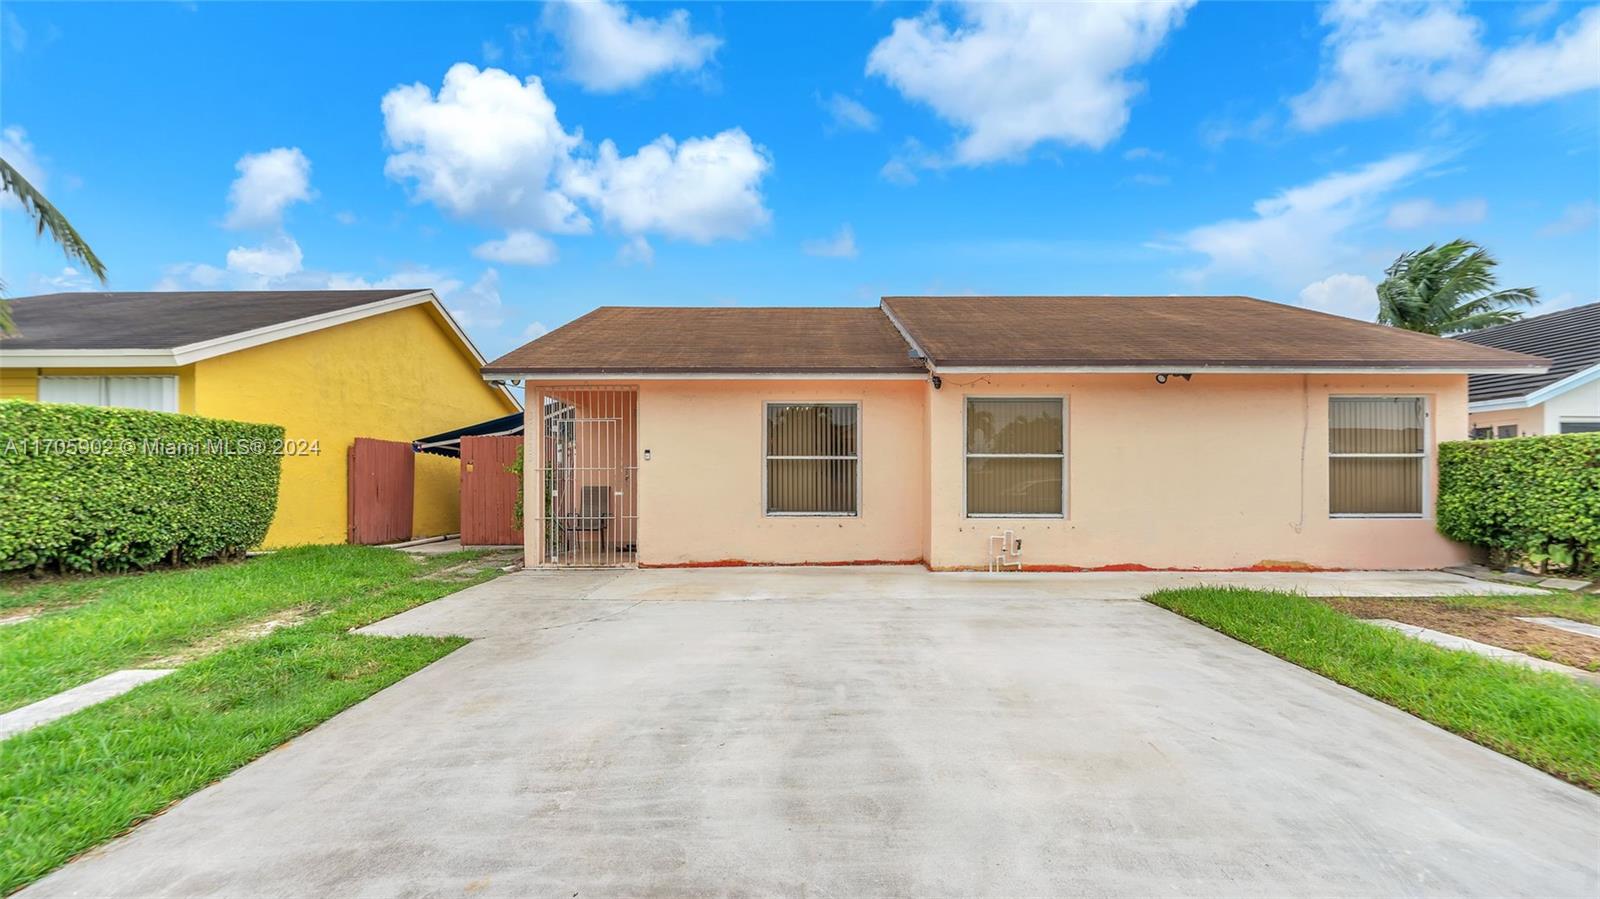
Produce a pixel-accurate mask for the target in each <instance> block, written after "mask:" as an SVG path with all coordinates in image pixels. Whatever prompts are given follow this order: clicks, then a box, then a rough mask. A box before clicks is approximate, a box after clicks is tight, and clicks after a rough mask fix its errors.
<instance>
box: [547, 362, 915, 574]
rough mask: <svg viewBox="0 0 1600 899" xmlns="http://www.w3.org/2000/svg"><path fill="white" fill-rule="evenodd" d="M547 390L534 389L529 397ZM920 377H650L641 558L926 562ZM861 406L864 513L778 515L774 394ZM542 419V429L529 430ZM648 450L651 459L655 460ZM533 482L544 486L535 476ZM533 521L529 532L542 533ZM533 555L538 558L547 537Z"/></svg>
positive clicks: (643, 429) (644, 414)
mask: <svg viewBox="0 0 1600 899" xmlns="http://www.w3.org/2000/svg"><path fill="white" fill-rule="evenodd" d="M537 390H538V388H537V387H534V388H532V389H530V391H529V396H534V395H536V392H537ZM922 390H923V385H922V383H921V382H920V381H843V380H826V381H776V380H765V381H646V382H643V383H642V384H640V385H639V399H638V441H637V447H638V451H639V454H640V459H639V463H638V464H639V483H638V515H639V522H638V532H639V555H638V559H639V562H640V564H643V565H674V564H686V563H707V562H721V561H742V562H756V563H802V562H853V561H871V560H882V561H914V560H918V559H921V558H922V555H923V539H924V534H925V533H926V528H925V524H924V522H925V520H924V517H923V511H924V508H923V503H924V485H925V483H926V473H925V468H924V458H923V452H922V449H923V446H924V444H923V442H922V434H923V423H922ZM779 400H789V401H803V402H857V403H860V404H861V416H862V417H861V421H862V425H861V427H862V433H861V457H862V461H861V465H862V472H861V483H862V496H861V514H860V516H859V517H855V518H815V517H770V516H767V515H765V514H764V513H763V508H762V496H761V474H762V464H763V463H762V455H761V454H762V434H763V430H762V429H763V416H764V414H765V413H764V407H763V404H764V403H765V402H768V401H779ZM534 430H535V429H534V428H532V427H530V428H529V432H530V433H532V432H533V431H534ZM644 450H649V451H650V460H649V461H645V460H644V459H643V452H644ZM528 489H529V490H530V491H537V490H538V489H539V485H538V483H537V482H536V481H535V480H532V479H530V481H529V483H528ZM536 530H537V529H530V532H529V538H530V540H532V541H537V540H538V536H537V535H536V534H535V533H534V531H536ZM530 555H531V556H532V557H535V558H536V557H537V549H536V547H531V548H530Z"/></svg>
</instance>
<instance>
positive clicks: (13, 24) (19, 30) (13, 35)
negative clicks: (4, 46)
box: [5, 9, 28, 53]
mask: <svg viewBox="0 0 1600 899" xmlns="http://www.w3.org/2000/svg"><path fill="white" fill-rule="evenodd" d="M5 19H6V43H8V44H10V45H11V49H12V50H13V51H14V52H16V53H21V52H23V51H24V50H27V49H28V29H26V28H24V27H22V22H20V21H18V19H17V16H16V14H15V13H13V12H12V11H11V10H9V9H8V10H6V11H5Z"/></svg>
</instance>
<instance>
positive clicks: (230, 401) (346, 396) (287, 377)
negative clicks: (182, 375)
mask: <svg viewBox="0 0 1600 899" xmlns="http://www.w3.org/2000/svg"><path fill="white" fill-rule="evenodd" d="M194 367H195V377H194V382H195V401H194V409H193V411H194V412H195V413H196V414H199V415H210V416H215V417H218V418H232V419H238V420H241V421H258V422H270V423H273V424H281V425H283V426H284V428H285V440H286V441H300V440H305V441H317V443H318V450H319V452H318V453H316V454H314V455H299V456H296V455H286V456H285V457H284V460H283V483H282V487H281V489H280V490H279V494H278V514H277V517H276V518H274V519H273V522H272V528H271V529H270V530H269V531H268V532H267V539H266V542H265V545H266V546H269V547H277V546H289V545H293V544H299V543H343V542H344V540H345V538H346V533H347V532H346V527H347V524H346V508H345V507H346V502H347V498H346V494H345V490H346V484H345V480H346V479H345V472H346V465H347V464H348V463H347V461H346V453H347V451H348V449H349V447H350V443H351V441H352V440H354V439H355V438H356V437H376V438H379V439H383V440H402V441H410V440H412V439H414V438H417V437H422V436H425V435H427V434H432V433H436V432H438V431H444V430H448V429H450V428H456V427H461V426H462V425H468V424H473V423H475V422H479V421H482V420H484V419H486V418H494V417H495V416H498V415H506V414H508V413H510V412H514V411H516V406H515V405H513V404H512V402H511V400H510V399H508V398H507V397H506V396H505V394H503V393H502V392H500V391H499V390H496V389H494V388H493V387H491V386H490V385H489V384H487V383H486V382H484V381H483V380H482V379H481V378H480V377H479V374H478V364H477V362H476V360H474V359H473V358H472V357H471V356H470V355H469V354H468V353H467V352H466V350H465V349H464V348H463V347H462V346H461V345H460V344H459V343H458V342H457V341H456V340H455V338H454V336H453V335H451V334H450V333H449V326H448V325H447V324H445V323H443V322H442V321H441V320H440V319H439V317H438V313H436V312H435V311H434V310H433V309H432V307H431V306H427V305H423V306H411V307H408V308H405V309H400V310H396V311H394V312H386V313H384V314H382V315H376V316H373V317H371V318H365V319H361V320H359V321H354V322H349V323H346V324H343V325H338V326H336V327H333V328H327V329H324V330H321V331H314V332H312V333H310V334H303V335H300V336H298V337H291V338H289V339H287V340H280V341H276V342H273V343H269V344H265V345H263V346H259V347H254V348H251V349H248V350H241V351H239V352H236V353H229V354H228V355H225V356H218V357H216V358H213V359H206V360H203V361H201V362H197V363H195V366H194ZM416 466H417V473H416V505H415V512H414V514H413V517H412V535H413V536H419V537H420V536H429V535H434V534H445V533H451V532H453V531H455V530H457V528H458V524H459V512H460V510H459V507H458V501H457V498H458V490H459V478H460V469H459V465H458V463H457V461H456V460H454V459H446V458H441V457H439V456H432V455H425V454H424V455H418V456H417V457H416Z"/></svg>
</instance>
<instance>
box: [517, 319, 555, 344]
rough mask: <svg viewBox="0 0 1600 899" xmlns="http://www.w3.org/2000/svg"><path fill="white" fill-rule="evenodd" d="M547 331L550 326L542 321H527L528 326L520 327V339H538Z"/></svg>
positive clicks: (547, 332) (548, 331)
mask: <svg viewBox="0 0 1600 899" xmlns="http://www.w3.org/2000/svg"><path fill="white" fill-rule="evenodd" d="M549 333H550V326H549V325H547V324H545V323H544V322H528V326H527V327H526V328H523V329H522V339H523V340H538V339H539V338H541V337H543V336H545V335H546V334H549Z"/></svg>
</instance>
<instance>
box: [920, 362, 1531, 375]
mask: <svg viewBox="0 0 1600 899" xmlns="http://www.w3.org/2000/svg"><path fill="white" fill-rule="evenodd" d="M1548 370H1549V367H1548V366H1543V365H1529V366H1513V367H1500V368H1484V367H1482V366H1476V367H1475V366H1468V365H1461V366H1410V365H1363V366H1341V365H1205V364H1199V365H1196V364H1194V363H1192V362H1163V363H1143V364H1139V365H934V366H933V367H932V371H933V372H934V373H935V374H941V375H943V374H950V375H966V374H973V375H975V374H994V373H1001V374H1013V373H1015V374H1048V375H1079V374H1171V373H1173V372H1190V373H1193V374H1201V373H1204V374H1208V375H1259V374H1295V375H1395V374H1403V375H1488V374H1495V375H1504V374H1542V373H1543V372H1545V371H1548Z"/></svg>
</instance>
